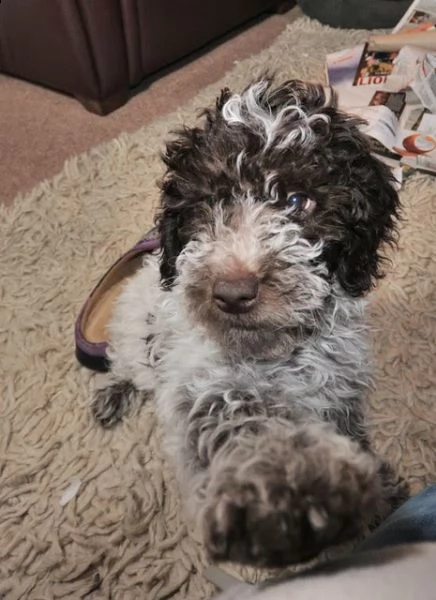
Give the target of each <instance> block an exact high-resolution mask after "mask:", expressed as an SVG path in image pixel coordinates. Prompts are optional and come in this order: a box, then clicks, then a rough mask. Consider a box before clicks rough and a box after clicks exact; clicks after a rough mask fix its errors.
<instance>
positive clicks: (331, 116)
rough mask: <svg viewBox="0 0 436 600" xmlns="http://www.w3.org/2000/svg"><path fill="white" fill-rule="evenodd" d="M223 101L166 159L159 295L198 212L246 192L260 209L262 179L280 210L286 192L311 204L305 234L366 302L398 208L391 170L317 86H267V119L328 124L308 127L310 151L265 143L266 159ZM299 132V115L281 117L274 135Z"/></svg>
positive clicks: (258, 140) (260, 144) (263, 101)
mask: <svg viewBox="0 0 436 600" xmlns="http://www.w3.org/2000/svg"><path fill="white" fill-rule="evenodd" d="M230 96H231V93H230V91H229V90H228V89H225V90H223V91H222V93H221V95H220V97H219V98H218V100H217V102H216V105H215V107H214V108H213V109H211V110H206V111H205V112H204V117H205V121H204V123H203V125H202V126H201V127H193V128H185V129H182V130H181V131H178V132H177V137H176V138H175V139H174V140H173V141H171V142H170V143H168V145H167V148H166V153H165V155H164V156H163V160H164V162H165V164H166V166H167V173H166V175H165V178H164V181H163V183H162V210H161V213H160V216H159V220H158V227H159V231H160V235H161V240H162V261H161V276H162V284H163V286H166V287H169V286H171V284H172V282H173V280H174V277H175V276H176V259H177V256H178V255H179V253H180V252H181V250H182V249H183V247H184V246H185V244H186V243H187V241H189V239H190V238H191V236H192V235H194V233H195V231H196V230H198V223H199V220H200V221H201V219H202V218H204V217H203V216H202V211H201V207H202V206H208V205H213V204H215V203H217V202H221V203H223V204H227V203H232V202H234V199H235V198H237V197H238V194H239V195H240V194H242V193H243V192H244V191H246V190H247V189H248V188H249V189H250V191H251V193H252V194H253V195H254V197H255V198H256V199H257V200H258V201H259V202H265V201H266V200H268V198H266V197H265V192H264V186H265V178H266V176H267V175H268V174H269V173H272V172H275V173H277V193H278V195H279V198H280V201H279V202H278V203H277V208H278V209H280V207H281V206H280V202H284V201H285V199H286V196H287V194H288V193H289V192H292V191H299V192H304V193H307V194H308V195H309V196H311V197H312V198H314V199H315V200H316V202H317V208H316V210H315V211H314V213H313V214H311V215H310V217H308V218H306V219H305V220H304V221H303V226H304V229H303V235H304V237H306V238H308V239H314V240H316V239H320V238H321V239H323V240H324V242H325V261H326V262H327V264H328V267H329V270H330V273H331V274H332V275H334V274H335V275H336V277H337V279H338V281H339V282H340V284H341V285H342V287H343V288H344V289H345V290H346V291H347V292H348V293H349V294H350V295H351V296H361V295H363V294H364V293H365V292H367V291H368V290H369V289H370V288H371V287H372V285H373V283H374V282H375V280H377V279H378V278H380V277H382V276H383V262H384V258H383V255H382V252H381V248H382V244H383V243H387V244H391V243H393V242H394V241H395V224H396V220H397V218H398V216H399V200H398V195H397V193H396V191H395V189H394V187H393V181H392V176H391V174H390V171H389V169H388V167H386V166H385V165H384V164H383V163H381V162H380V161H379V160H378V159H377V158H376V157H375V156H374V155H373V154H372V153H371V148H370V144H369V141H368V138H367V137H366V136H365V135H364V134H363V133H362V132H361V131H360V130H359V127H360V125H361V124H362V123H361V121H359V120H358V119H356V118H353V117H351V116H349V115H346V114H344V113H343V112H341V111H339V110H338V109H337V108H336V107H335V102H334V100H331V101H330V102H327V100H326V94H325V90H324V88H323V87H322V86H321V85H315V84H306V83H303V82H301V81H297V80H292V81H288V82H286V83H284V84H282V85H280V86H279V87H273V80H272V78H270V79H268V83H267V86H266V87H265V90H264V91H263V93H262V94H261V96H260V99H259V102H260V105H261V106H262V107H263V108H264V109H266V110H267V111H270V113H271V114H273V115H275V114H278V113H279V111H281V110H282V109H283V107H285V106H286V105H288V104H289V103H295V104H297V105H299V106H300V107H301V108H302V109H303V110H304V111H305V113H306V115H308V116H309V117H310V116H312V115H325V116H326V117H328V119H326V120H321V119H320V120H316V121H314V124H313V126H312V130H313V133H314V134H315V138H316V142H315V144H311V145H308V144H306V143H305V142H304V141H298V140H297V141H296V142H295V143H292V144H290V145H288V146H286V147H279V145H274V144H272V145H271V146H270V147H269V148H268V150H267V151H265V140H264V139H263V137H262V135H260V133H259V131H256V129H255V128H253V127H251V126H250V123H249V118H248V117H247V125H244V124H238V125H236V126H235V125H231V126H229V124H228V123H227V122H226V121H225V119H224V118H223V114H222V109H223V106H224V104H225V102H226V101H227V100H228V99H229V98H230ZM298 124H299V120H298V114H290V115H288V116H287V118H286V119H283V124H282V125H281V129H282V130H281V131H280V134H281V135H282V136H285V135H286V134H287V133H288V132H289V131H292V128H295V127H297V126H298ZM242 151H243V152H244V160H243V161H242V162H241V164H240V169H239V172H238V170H237V167H236V164H237V157H238V155H239V154H240V153H241V152H242Z"/></svg>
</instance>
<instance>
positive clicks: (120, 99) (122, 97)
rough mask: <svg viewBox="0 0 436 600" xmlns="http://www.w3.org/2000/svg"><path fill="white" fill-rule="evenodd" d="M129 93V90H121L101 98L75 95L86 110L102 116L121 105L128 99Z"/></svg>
mask: <svg viewBox="0 0 436 600" xmlns="http://www.w3.org/2000/svg"><path fill="white" fill-rule="evenodd" d="M129 95H130V94H129V90H122V91H121V92H117V93H116V94H113V95H112V96H109V98H104V99H103V100H96V99H94V98H84V97H83V96H76V98H77V100H78V101H79V102H80V104H81V105H82V106H84V107H85V108H86V110H88V111H89V112H92V113H94V114H96V115H100V116H102V117H103V116H105V115H108V114H109V113H111V112H113V111H114V110H116V109H117V108H120V106H123V104H125V103H126V102H127V100H128V99H129Z"/></svg>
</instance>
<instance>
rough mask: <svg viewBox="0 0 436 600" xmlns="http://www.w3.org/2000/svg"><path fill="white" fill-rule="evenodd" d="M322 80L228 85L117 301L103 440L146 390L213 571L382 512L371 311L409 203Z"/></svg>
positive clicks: (391, 487) (173, 150)
mask: <svg viewBox="0 0 436 600" xmlns="http://www.w3.org/2000/svg"><path fill="white" fill-rule="evenodd" d="M359 126H360V123H359V122H358V121H356V120H355V119H353V118H351V117H350V116H347V115H345V114H343V113H342V112H340V111H338V110H337V109H336V108H335V107H334V103H333V101H328V100H327V98H326V93H325V90H324V89H323V87H322V86H320V85H313V84H306V83H303V82H301V81H288V82H286V83H284V84H283V85H280V86H279V87H274V83H273V81H272V80H271V79H269V78H263V79H261V80H260V81H257V82H255V83H254V84H253V85H251V86H249V87H248V88H247V89H246V90H245V91H244V92H243V93H242V94H240V95H239V94H232V93H230V91H228V90H224V91H223V92H222V94H221V96H220V98H219V99H218V101H217V103H216V106H215V107H214V108H213V109H211V110H207V111H205V114H204V122H203V123H202V125H201V126H199V127H195V128H185V129H184V130H182V131H180V132H178V134H177V137H176V139H174V140H173V141H171V142H170V143H169V144H168V145H167V149H166V153H165V156H164V161H165V164H166V166H167V172H166V175H165V178H164V181H163V185H162V207H161V212H160V215H159V219H158V227H159V231H160V236H161V252H160V255H159V256H154V257H152V258H149V259H148V260H146V261H145V263H144V266H143V268H142V269H141V270H140V271H139V272H138V273H137V274H136V275H135V276H134V277H133V278H132V279H131V280H130V281H129V283H128V284H127V285H126V287H125V290H124V292H123V294H122V296H121V298H120V300H119V302H118V304H117V307H116V310H115V314H114V317H113V319H112V323H111V330H110V341H111V350H110V360H111V373H110V375H109V379H108V380H107V381H106V382H105V386H104V387H102V388H100V389H98V390H97V391H96V392H95V396H94V400H93V412H94V414H95V416H96V418H97V419H98V420H99V421H100V422H101V423H102V424H103V425H105V426H108V425H111V424H113V423H114V422H115V421H116V420H118V419H120V418H121V416H122V415H123V413H124V412H125V411H126V410H127V409H128V408H129V407H131V405H132V402H135V401H136V400H137V399H138V398H142V399H144V398H145V397H147V396H148V395H150V394H151V393H152V394H153V395H154V396H155V398H156V403H157V411H158V415H159V417H160V421H161V423H162V425H163V427H164V430H165V433H166V445H167V449H168V452H169V454H170V456H171V458H172V459H173V461H174V464H175V468H176V472H177V474H178V476H179V479H180V483H181V486H182V490H183V493H184V495H185V499H186V505H187V507H188V508H189V509H190V510H191V512H192V514H193V515H195V518H196V519H198V520H199V522H200V524H201V526H202V529H203V532H204V540H205V544H206V547H207V549H208V551H209V553H210V555H211V556H212V557H213V558H215V559H230V560H235V561H240V562H246V563H251V564H256V565H281V564H286V563H291V562H293V561H299V560H304V559H307V558H309V557H312V556H314V555H315V554H317V553H318V552H320V551H321V550H322V549H323V548H324V547H326V546H327V545H330V544H333V543H338V542H341V541H344V540H346V539H348V538H350V537H352V536H355V535H356V534H358V533H359V532H361V531H362V529H363V528H365V527H366V526H367V525H368V524H369V523H371V522H373V521H374V520H375V519H379V518H382V517H383V516H384V515H385V514H386V513H387V512H388V511H389V510H390V507H391V505H392V503H393V502H394V501H395V499H398V497H399V495H400V494H401V486H400V485H397V483H396V481H395V478H394V477H393V476H392V474H391V471H390V469H389V468H388V467H387V466H386V465H385V464H383V463H382V462H381V461H380V460H378V459H377V457H376V456H375V455H374V454H373V453H372V451H371V449H370V445H369V441H368V437H367V435H366V430H365V423H364V416H363V413H364V410H363V399H364V396H365V393H366V391H367V388H368V385H369V381H370V361H369V358H368V349H367V342H366V331H365V324H364V309H365V302H364V300H363V297H364V295H365V293H366V292H367V291H368V290H369V289H370V288H371V286H372V284H373V283H374V280H375V279H377V278H378V277H380V276H381V268H380V263H381V261H382V256H381V255H380V246H381V244H382V243H383V242H385V243H386V242H387V243H390V242H392V241H393V237H394V229H395V223H396V221H397V216H398V197H397V193H396V191H395V189H394V187H393V185H392V180H391V177H390V174H389V172H388V169H387V167H385V166H384V165H383V164H382V163H380V162H379V161H378V160H377V159H376V158H375V157H374V156H373V155H372V154H371V151H370V147H369V144H368V140H367V139H366V137H365V136H364V135H363V134H362V133H361V132H360V131H359Z"/></svg>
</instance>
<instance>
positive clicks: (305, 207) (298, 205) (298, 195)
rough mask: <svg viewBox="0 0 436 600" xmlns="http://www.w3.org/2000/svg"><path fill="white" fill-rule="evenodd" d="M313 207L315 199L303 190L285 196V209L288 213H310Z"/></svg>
mask: <svg viewBox="0 0 436 600" xmlns="http://www.w3.org/2000/svg"><path fill="white" fill-rule="evenodd" d="M315 207H316V202H315V200H312V198H310V196H308V195H307V194H305V193H304V192H293V193H292V194H289V195H288V197H287V198H286V210H287V212H288V213H289V214H297V213H298V214H310V213H312V212H313V211H314V209H315Z"/></svg>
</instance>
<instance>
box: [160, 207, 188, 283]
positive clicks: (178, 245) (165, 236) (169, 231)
mask: <svg viewBox="0 0 436 600" xmlns="http://www.w3.org/2000/svg"><path fill="white" fill-rule="evenodd" d="M179 221H180V213H179V211H175V210H172V209H171V208H169V207H168V206H167V207H165V206H164V207H163V210H162V211H161V213H160V215H159V219H158V222H157V227H158V231H159V235H160V244H161V256H160V276H161V284H162V287H164V288H166V289H169V288H171V286H172V284H173V283H174V279H175V277H176V260H177V257H178V255H179V254H180V252H181V251H182V248H183V245H182V242H181V240H180V236H179V225H180V223H179Z"/></svg>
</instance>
